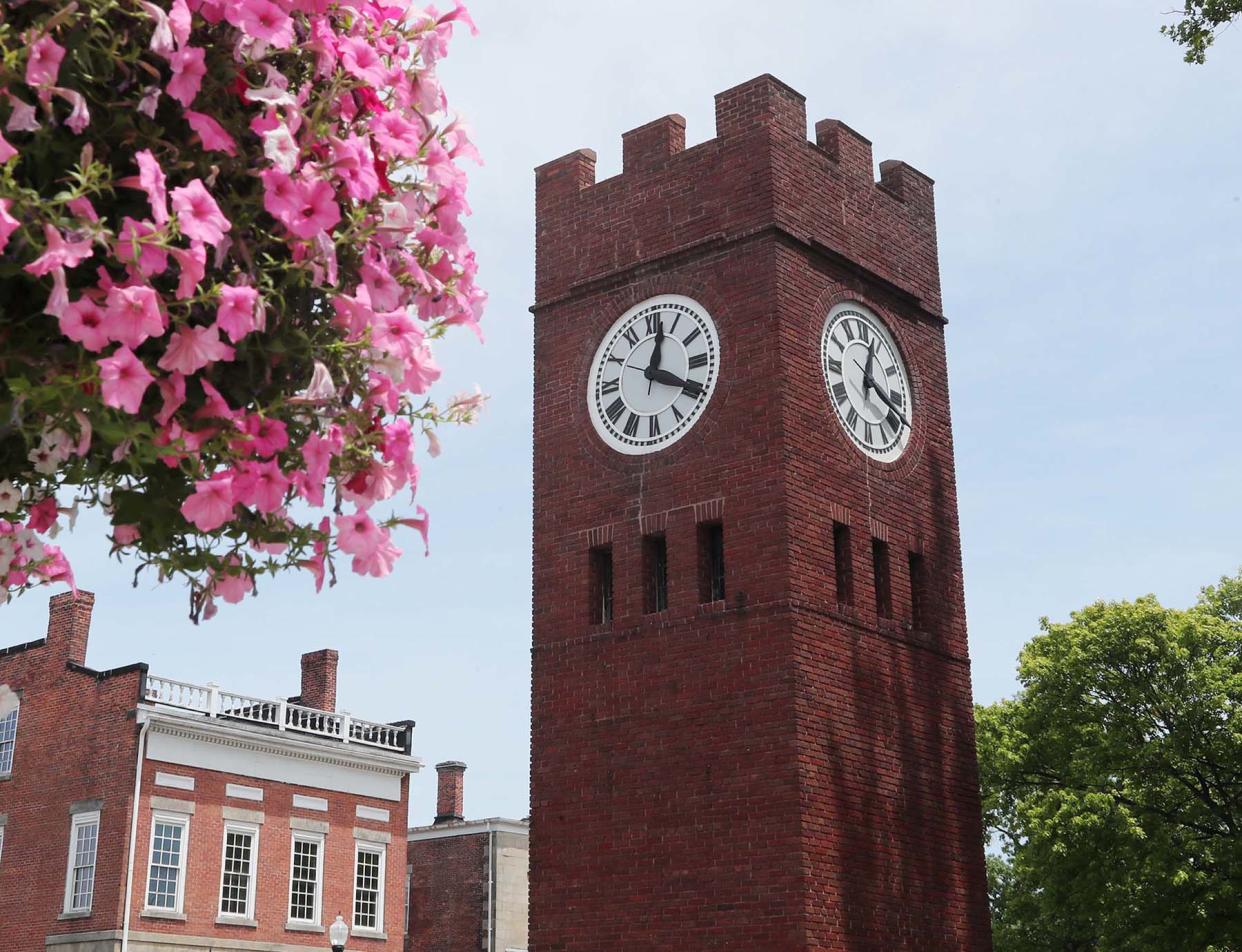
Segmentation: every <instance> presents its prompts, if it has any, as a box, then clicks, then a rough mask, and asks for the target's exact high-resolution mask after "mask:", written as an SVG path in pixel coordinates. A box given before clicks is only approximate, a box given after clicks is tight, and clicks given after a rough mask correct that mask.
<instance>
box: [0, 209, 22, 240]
mask: <svg viewBox="0 0 1242 952" xmlns="http://www.w3.org/2000/svg"><path fill="white" fill-rule="evenodd" d="M12 207H13V199H11V198H0V251H4V249H5V248H6V247H7V246H8V243H9V237H10V236H11V235H12V234H13V232H15V231H17V229H18V228H20V227H21V226H22V223H21V222H19V221H18V220H17V219H16V218H14V217H13V216H12V215H11V214H10V213H9V209H10V208H12Z"/></svg>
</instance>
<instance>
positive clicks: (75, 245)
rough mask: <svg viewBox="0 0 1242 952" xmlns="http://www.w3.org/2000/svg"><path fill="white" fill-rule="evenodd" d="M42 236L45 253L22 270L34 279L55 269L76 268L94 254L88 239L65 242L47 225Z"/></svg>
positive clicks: (58, 233) (59, 234)
mask: <svg viewBox="0 0 1242 952" xmlns="http://www.w3.org/2000/svg"><path fill="white" fill-rule="evenodd" d="M43 235H44V237H45V238H46V239H47V251H45V252H43V254H41V255H39V257H37V258H36V259H35V260H34V261H32V262H30V264H28V265H26V267H25V268H24V269H23V270H25V271H26V272H27V273H29V274H33V275H34V276H35V277H42V276H43V275H45V274H47V273H48V272H50V271H54V270H55V269H57V268H76V267H77V266H78V265H79V264H81V263H82V262H83V261H85V260H86V259H87V258H89V257H90V256H91V255H92V254H94V252H93V251H92V250H91V242H90V239H89V238H88V239H85V240H83V241H65V239H64V236H63V235H61V233H60V232H59V231H58V230H57V229H56V228H54V227H53V226H52V225H48V224H45V225H44V226H43Z"/></svg>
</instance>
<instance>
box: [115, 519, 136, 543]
mask: <svg viewBox="0 0 1242 952" xmlns="http://www.w3.org/2000/svg"><path fill="white" fill-rule="evenodd" d="M141 538H142V531H141V530H140V529H139V528H138V526H136V525H134V524H133V523H122V524H121V525H119V526H113V527H112V541H113V542H115V543H116V544H117V545H132V544H133V543H135V542H137V541H138V540H139V539H141Z"/></svg>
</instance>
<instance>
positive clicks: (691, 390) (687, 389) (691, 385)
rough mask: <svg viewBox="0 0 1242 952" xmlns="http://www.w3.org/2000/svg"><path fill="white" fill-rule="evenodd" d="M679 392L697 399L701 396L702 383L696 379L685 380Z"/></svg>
mask: <svg viewBox="0 0 1242 952" xmlns="http://www.w3.org/2000/svg"><path fill="white" fill-rule="evenodd" d="M681 392H682V393H684V394H685V395H686V396H687V397H693V398H694V399H695V400H697V399H698V398H699V397H701V396H703V385H702V384H701V383H699V382H698V381H697V380H687V381H686V384H685V386H684V387H682V388H681Z"/></svg>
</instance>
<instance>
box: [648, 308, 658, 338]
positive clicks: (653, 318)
mask: <svg viewBox="0 0 1242 952" xmlns="http://www.w3.org/2000/svg"><path fill="white" fill-rule="evenodd" d="M659 329H660V312H659V311H656V312H655V313H654V314H648V315H647V333H648V334H654V333H655V332H656V331H658V330H659Z"/></svg>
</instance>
